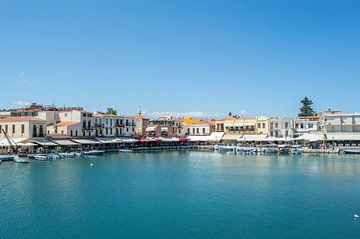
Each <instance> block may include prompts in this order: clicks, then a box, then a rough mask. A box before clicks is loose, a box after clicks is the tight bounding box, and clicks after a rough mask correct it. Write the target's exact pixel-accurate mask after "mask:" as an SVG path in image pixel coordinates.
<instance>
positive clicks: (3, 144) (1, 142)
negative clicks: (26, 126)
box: [0, 138, 26, 147]
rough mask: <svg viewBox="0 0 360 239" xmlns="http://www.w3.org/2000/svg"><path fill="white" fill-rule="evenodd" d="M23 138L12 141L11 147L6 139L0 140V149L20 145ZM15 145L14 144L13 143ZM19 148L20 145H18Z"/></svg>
mask: <svg viewBox="0 0 360 239" xmlns="http://www.w3.org/2000/svg"><path fill="white" fill-rule="evenodd" d="M25 140H26V139H25V138H18V139H12V140H11V145H10V143H9V141H8V140H7V139H0V147H9V146H15V144H20V143H21V142H23V141H25ZM13 141H14V142H15V144H14V142H13ZM19 146H20V145H19Z"/></svg>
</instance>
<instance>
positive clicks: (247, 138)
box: [239, 134, 267, 142]
mask: <svg viewBox="0 0 360 239" xmlns="http://www.w3.org/2000/svg"><path fill="white" fill-rule="evenodd" d="M266 137H267V135H263V134H255V135H243V136H242V137H241V138H240V139H239V141H242V142H263V141H265V139H266Z"/></svg>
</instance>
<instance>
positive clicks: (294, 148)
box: [289, 145, 304, 154]
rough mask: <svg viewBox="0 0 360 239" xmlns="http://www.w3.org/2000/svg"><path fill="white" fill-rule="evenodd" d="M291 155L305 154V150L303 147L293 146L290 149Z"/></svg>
mask: <svg viewBox="0 0 360 239" xmlns="http://www.w3.org/2000/svg"><path fill="white" fill-rule="evenodd" d="M289 152H290V154H302V153H304V150H303V148H302V147H301V145H292V146H291V147H290V149H289Z"/></svg>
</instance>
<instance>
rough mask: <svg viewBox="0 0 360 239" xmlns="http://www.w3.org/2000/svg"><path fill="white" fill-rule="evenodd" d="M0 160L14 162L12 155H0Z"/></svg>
mask: <svg viewBox="0 0 360 239" xmlns="http://www.w3.org/2000/svg"><path fill="white" fill-rule="evenodd" d="M0 160H1V161H3V162H5V161H14V155H0Z"/></svg>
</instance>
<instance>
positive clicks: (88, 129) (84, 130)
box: [56, 110, 96, 137]
mask: <svg viewBox="0 0 360 239" xmlns="http://www.w3.org/2000/svg"><path fill="white" fill-rule="evenodd" d="M58 114H59V119H58V120H57V121H58V122H77V123H80V125H81V132H80V135H79V136H83V137H85V136H86V137H95V136H96V130H95V118H94V117H93V113H91V112H87V111H84V110H71V111H59V112H58ZM56 133H59V132H56Z"/></svg>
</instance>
